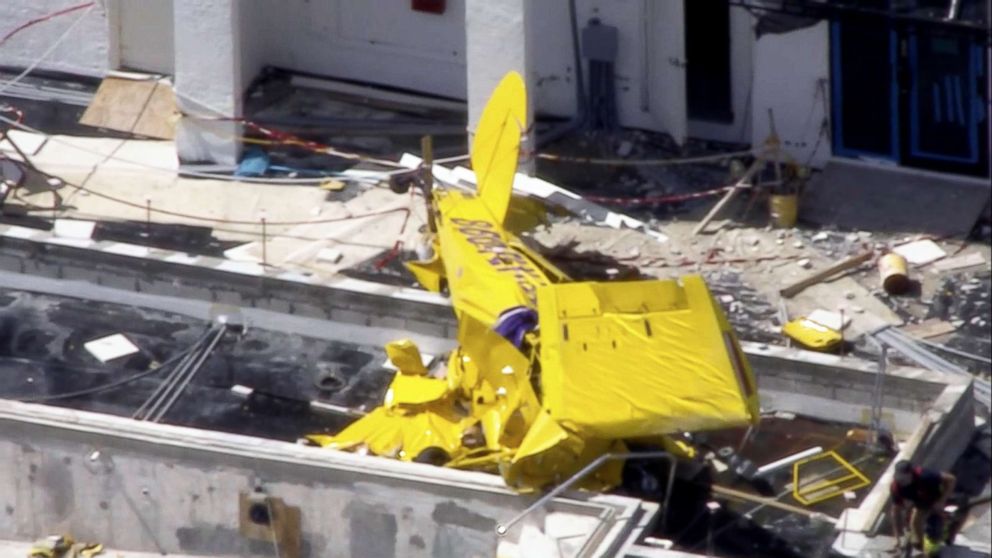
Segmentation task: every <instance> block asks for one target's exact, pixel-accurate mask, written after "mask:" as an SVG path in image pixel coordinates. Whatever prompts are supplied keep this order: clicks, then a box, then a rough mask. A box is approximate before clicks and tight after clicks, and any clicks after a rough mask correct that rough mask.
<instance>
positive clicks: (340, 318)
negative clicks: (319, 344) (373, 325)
mask: <svg viewBox="0 0 992 558" xmlns="http://www.w3.org/2000/svg"><path fill="white" fill-rule="evenodd" d="M301 306H304V305H301ZM305 306H309V305H305ZM297 313H299V307H297ZM330 319H331V320H333V321H335V322H344V323H348V324H359V325H369V315H368V314H365V313H362V312H356V311H354V310H348V309H345V308H334V309H332V310H331V313H330Z"/></svg>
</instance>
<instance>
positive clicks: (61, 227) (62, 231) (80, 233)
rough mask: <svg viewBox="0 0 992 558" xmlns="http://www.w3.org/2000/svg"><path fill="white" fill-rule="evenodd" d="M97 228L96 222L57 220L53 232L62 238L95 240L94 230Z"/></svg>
mask: <svg viewBox="0 0 992 558" xmlns="http://www.w3.org/2000/svg"><path fill="white" fill-rule="evenodd" d="M95 227H96V222H95V221H79V220H76V219H56V220H55V228H54V229H53V231H52V232H54V233H55V236H59V237H62V238H78V239H81V240H89V239H91V238H93V229H94V228H95Z"/></svg>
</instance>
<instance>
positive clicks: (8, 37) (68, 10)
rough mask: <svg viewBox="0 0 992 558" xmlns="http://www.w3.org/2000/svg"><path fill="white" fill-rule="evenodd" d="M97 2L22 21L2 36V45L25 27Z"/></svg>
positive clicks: (0, 41)
mask: <svg viewBox="0 0 992 558" xmlns="http://www.w3.org/2000/svg"><path fill="white" fill-rule="evenodd" d="M95 3H96V2H86V3H85V4H78V5H76V6H70V7H68V8H64V9H62V10H59V11H57V12H52V13H50V14H46V15H43V16H41V17H36V18H34V19H32V20H30V21H27V22H25V23H22V24H20V25H18V26H17V27H15V28H14V29H12V30H11V31H8V32H7V34H6V35H4V36H3V38H0V45H3V44H4V43H6V42H7V41H8V40H10V38H11V37H13V36H14V35H16V34H18V33H20V32H21V31H24V30H25V29H27V28H28V27H31V26H32V25H37V24H39V23H42V22H45V21H48V20H50V19H54V18H56V17H58V16H62V15H65V14H71V13H72V12H75V11H78V10H83V9H86V8H89V7H90V6H92V5H93V4H95Z"/></svg>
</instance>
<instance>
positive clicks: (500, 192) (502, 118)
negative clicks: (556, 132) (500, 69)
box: [472, 72, 527, 223]
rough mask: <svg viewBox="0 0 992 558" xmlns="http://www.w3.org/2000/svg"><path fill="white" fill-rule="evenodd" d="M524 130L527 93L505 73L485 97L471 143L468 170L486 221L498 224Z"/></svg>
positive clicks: (515, 76) (517, 79) (503, 214)
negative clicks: (477, 186)
mask: <svg viewBox="0 0 992 558" xmlns="http://www.w3.org/2000/svg"><path fill="white" fill-rule="evenodd" d="M526 130H527V91H526V89H525V88H524V80H523V78H522V77H521V76H520V74H518V73H517V72H509V73H507V74H506V75H505V76H503V79H502V80H501V81H500V82H499V85H497V86H496V89H495V90H494V91H493V94H492V95H491V96H490V97H489V101H488V102H487V103H486V106H485V108H484V109H483V110H482V116H481V117H480V118H479V124H478V126H477V127H476V129H475V139H474V140H473V141H472V170H474V171H475V178H476V182H477V184H478V185H479V196H481V197H482V201H483V202H484V203H485V206H486V208H487V209H488V210H489V211H490V214H491V217H490V219H491V220H493V221H495V222H496V223H502V222H503V219H504V218H505V217H506V209H507V207H508V206H509V205H510V188H508V186H512V185H513V175H514V174H515V173H516V172H517V159H518V158H519V157H520V138H521V137H522V136H523V134H524V132H525V131H526Z"/></svg>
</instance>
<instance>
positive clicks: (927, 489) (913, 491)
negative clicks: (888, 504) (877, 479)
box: [890, 467, 943, 508]
mask: <svg viewBox="0 0 992 558" xmlns="http://www.w3.org/2000/svg"><path fill="white" fill-rule="evenodd" d="M942 483H943V477H942V476H941V474H940V472H938V471H933V470H931V469H924V468H922V467H915V468H914V470H913V482H911V483H910V484H909V486H905V487H900V486H899V485H897V484H896V483H895V482H893V483H892V486H891V487H890V490H891V492H892V501H893V502H895V503H896V504H898V505H900V506H901V505H904V504H905V503H906V502H910V503H912V504H913V505H914V506H915V507H917V508H929V507H932V506H933V505H934V504H936V503H937V500H940V496H941V490H942V488H941V484H942Z"/></svg>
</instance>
